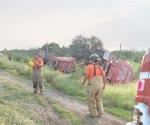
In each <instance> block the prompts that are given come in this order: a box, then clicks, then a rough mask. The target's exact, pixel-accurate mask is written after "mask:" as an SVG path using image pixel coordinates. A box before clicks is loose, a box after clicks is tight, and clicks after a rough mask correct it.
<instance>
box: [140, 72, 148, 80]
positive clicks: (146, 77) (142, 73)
mask: <svg viewBox="0 0 150 125" xmlns="http://www.w3.org/2000/svg"><path fill="white" fill-rule="evenodd" d="M140 79H150V72H141V73H140Z"/></svg>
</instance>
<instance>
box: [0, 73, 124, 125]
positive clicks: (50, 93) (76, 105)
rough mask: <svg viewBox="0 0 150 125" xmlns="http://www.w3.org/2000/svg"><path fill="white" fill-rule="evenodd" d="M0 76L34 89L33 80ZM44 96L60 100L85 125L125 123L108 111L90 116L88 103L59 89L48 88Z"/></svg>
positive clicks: (5, 74)
mask: <svg viewBox="0 0 150 125" xmlns="http://www.w3.org/2000/svg"><path fill="white" fill-rule="evenodd" d="M0 76H3V77H5V78H6V79H8V80H11V81H12V80H13V81H17V83H21V84H22V83H24V84H23V86H24V87H26V88H27V89H29V90H30V91H32V82H31V81H30V80H26V79H21V78H19V77H15V76H13V75H11V74H9V73H7V72H4V71H0ZM44 96H45V97H46V98H50V99H52V100H56V101H58V102H59V104H60V105H62V107H64V108H66V109H68V110H70V111H72V112H74V113H76V114H77V115H78V116H79V117H80V118H81V119H82V120H83V121H84V124H85V125H125V121H123V120H121V119H119V118H117V117H115V116H112V115H110V114H108V113H104V115H103V117H102V118H101V119H98V118H89V117H88V116H86V114H88V108H87V105H86V104H84V103H81V102H79V101H77V100H75V99H73V98H71V97H70V96H67V95H65V94H63V93H61V92H58V91H57V90H48V89H46V90H45V92H44ZM56 119H57V118H56Z"/></svg>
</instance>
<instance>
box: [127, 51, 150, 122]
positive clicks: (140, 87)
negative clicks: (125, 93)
mask: <svg viewBox="0 0 150 125" xmlns="http://www.w3.org/2000/svg"><path fill="white" fill-rule="evenodd" d="M135 100H136V105H135V106H134V111H133V121H132V122H130V123H127V124H126V125H150V49H149V50H148V51H147V52H146V53H145V55H144V56H143V60H142V64H141V69H140V77H139V81H138V82H137V95H136V98H135Z"/></svg>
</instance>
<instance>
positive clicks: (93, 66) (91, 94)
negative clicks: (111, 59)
mask: <svg viewBox="0 0 150 125" xmlns="http://www.w3.org/2000/svg"><path fill="white" fill-rule="evenodd" d="M89 61H90V62H91V63H90V64H89V65H88V66H87V67H86V70H85V78H84V81H83V83H82V84H83V85H84V84H85V83H86V81H88V83H87V94H88V109H89V113H90V116H92V117H102V114H103V111H104V109H103V103H102V93H103V89H105V86H106V80H105V75H104V71H103V68H102V67H101V66H100V65H99V61H100V58H99V56H98V55H97V54H92V55H91V56H90V57H89Z"/></svg>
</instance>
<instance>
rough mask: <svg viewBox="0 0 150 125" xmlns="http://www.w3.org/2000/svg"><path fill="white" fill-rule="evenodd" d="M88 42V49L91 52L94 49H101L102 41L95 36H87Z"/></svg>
mask: <svg viewBox="0 0 150 125" xmlns="http://www.w3.org/2000/svg"><path fill="white" fill-rule="evenodd" d="M88 42H89V45H90V49H91V51H92V52H95V50H97V49H103V43H102V41H101V40H100V39H99V38H97V37H95V36H92V37H91V38H89V40H88Z"/></svg>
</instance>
